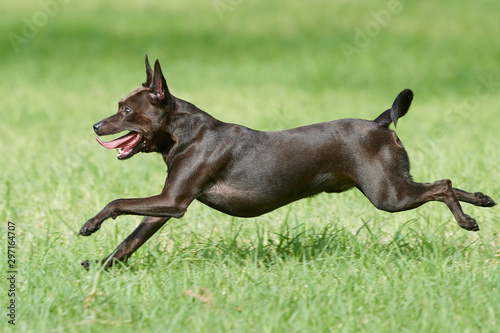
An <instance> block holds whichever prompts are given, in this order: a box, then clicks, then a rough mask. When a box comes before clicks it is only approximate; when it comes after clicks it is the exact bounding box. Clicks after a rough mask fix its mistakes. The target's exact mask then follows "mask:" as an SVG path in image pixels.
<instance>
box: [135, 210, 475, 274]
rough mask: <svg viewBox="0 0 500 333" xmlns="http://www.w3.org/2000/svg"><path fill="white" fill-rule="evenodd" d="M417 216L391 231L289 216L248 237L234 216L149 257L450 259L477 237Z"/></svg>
mask: <svg viewBox="0 0 500 333" xmlns="http://www.w3.org/2000/svg"><path fill="white" fill-rule="evenodd" d="M415 221H416V219H415V220H410V221H408V222H406V223H404V224H402V225H401V226H400V227H399V228H398V229H397V230H396V231H394V232H392V233H387V232H384V231H383V230H382V229H381V228H378V229H376V230H372V229H371V227H370V221H364V223H363V225H362V226H361V227H360V228H359V229H358V230H357V231H356V232H352V231H348V230H346V229H345V228H339V227H337V226H335V225H332V224H327V225H326V226H324V227H323V228H307V227H306V225H304V224H299V225H297V226H293V227H290V226H289V224H288V223H287V222H285V223H284V224H283V225H282V227H281V230H280V232H272V231H266V230H265V229H264V228H263V227H262V226H259V225H257V224H255V230H256V232H255V233H254V234H253V235H254V236H252V235H250V236H249V237H248V236H247V237H243V236H241V231H242V229H243V224H241V223H235V222H233V223H231V226H230V228H229V230H228V231H227V233H226V234H225V235H224V236H219V238H218V239H214V238H216V237H214V236H212V235H209V236H204V235H201V234H197V233H191V234H189V235H188V236H187V237H186V235H184V237H183V238H184V239H178V238H177V237H176V236H173V237H172V238H171V239H172V241H171V243H170V246H169V247H168V248H167V247H166V246H165V247H163V248H162V246H163V245H162V244H159V245H158V247H157V248H156V250H157V251H153V252H154V253H153V252H149V254H150V255H149V256H147V258H146V259H145V262H144V263H145V264H153V265H154V262H155V261H156V260H158V259H159V260H161V261H164V260H166V261H167V262H168V263H170V264H172V263H174V262H182V261H186V260H187V261H189V262H191V263H196V262H204V261H211V262H215V263H221V262H222V263H226V262H232V263H236V264H240V265H246V264H248V262H249V261H253V262H255V263H256V264H258V265H259V266H271V265H274V264H279V263H282V262H287V261H299V262H304V261H311V260H318V259H326V258H343V259H346V260H350V261H356V260H361V259H363V260H365V259H369V258H373V257H379V258H384V260H391V259H395V260H403V261H407V260H412V261H415V260H416V261H420V260H422V259H424V260H427V259H439V258H441V259H443V260H444V261H448V259H447V258H449V257H452V256H456V255H457V254H458V255H462V256H463V255H464V254H465V252H467V251H468V249H469V248H471V246H473V245H474V244H475V242H476V241H472V242H471V241H470V240H467V239H465V238H463V237H466V236H462V235H463V233H460V232H459V231H461V230H459V231H457V232H455V233H448V234H446V233H444V232H443V231H442V229H432V230H428V229H426V228H425V227H419V226H418V225H413V222H415ZM433 230H435V231H433ZM247 232H248V231H247ZM465 255H466V254H465ZM160 258H161V259H160Z"/></svg>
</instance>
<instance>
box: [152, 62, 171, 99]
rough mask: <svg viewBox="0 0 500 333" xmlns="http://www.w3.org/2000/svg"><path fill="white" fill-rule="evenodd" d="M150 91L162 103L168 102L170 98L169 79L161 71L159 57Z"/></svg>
mask: <svg viewBox="0 0 500 333" xmlns="http://www.w3.org/2000/svg"><path fill="white" fill-rule="evenodd" d="M149 93H150V94H151V96H152V97H153V99H154V100H155V101H156V102H159V103H161V104H164V103H167V102H168V101H169V100H170V92H169V91H168V87H167V81H166V80H165V77H164V76H163V73H162V72H161V67H160V62H159V61H158V59H157V60H156V62H155V71H154V74H153V82H152V84H151V87H150V88H149Z"/></svg>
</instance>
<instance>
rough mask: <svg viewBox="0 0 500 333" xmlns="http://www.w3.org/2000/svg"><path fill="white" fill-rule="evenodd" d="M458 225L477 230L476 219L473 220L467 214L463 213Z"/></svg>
mask: <svg viewBox="0 0 500 333" xmlns="http://www.w3.org/2000/svg"><path fill="white" fill-rule="evenodd" d="M458 225H459V226H460V227H462V228H464V229H465V230H469V231H479V224H477V222H476V220H474V219H473V218H472V217H470V216H469V215H464V218H463V220H462V221H459V222H458Z"/></svg>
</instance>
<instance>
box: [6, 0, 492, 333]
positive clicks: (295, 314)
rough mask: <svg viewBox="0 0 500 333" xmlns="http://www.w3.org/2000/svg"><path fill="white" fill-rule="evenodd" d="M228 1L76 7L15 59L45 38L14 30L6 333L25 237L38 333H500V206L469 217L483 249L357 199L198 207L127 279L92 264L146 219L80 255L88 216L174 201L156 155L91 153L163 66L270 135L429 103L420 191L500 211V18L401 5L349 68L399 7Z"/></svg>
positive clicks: (28, 323) (413, 119) (24, 261)
mask: <svg viewBox="0 0 500 333" xmlns="http://www.w3.org/2000/svg"><path fill="white" fill-rule="evenodd" d="M222 2H223V3H225V4H229V6H230V7H225V8H227V9H228V10H227V11H226V12H224V13H223V14H222V18H221V17H220V16H219V15H218V13H217V11H216V9H215V7H214V3H218V2H214V1H201V0H200V1H193V2H175V3H167V2H161V3H160V2H158V1H141V2H139V1H133V2H132V3H128V2H118V1H116V0H115V1H106V2H98V1H94V0H92V1H87V2H85V3H77V2H73V1H70V2H68V3H66V4H62V5H59V7H58V9H57V13H56V14H53V15H52V14H51V15H47V20H46V23H45V24H43V25H41V26H40V27H38V28H37V31H36V33H34V35H33V36H32V37H30V38H27V43H25V44H23V45H20V46H19V50H18V51H17V52H15V51H14V49H13V47H12V44H11V42H10V41H9V39H8V34H9V32H13V33H15V34H18V35H21V36H22V34H23V29H26V28H24V25H25V24H26V21H33V17H34V16H35V17H39V19H43V17H42V16H41V15H42V14H40V13H41V11H42V10H43V9H42V7H41V5H40V4H41V3H43V2H38V1H23V2H16V3H14V2H11V3H9V5H8V10H4V11H2V13H0V31H1V32H2V36H3V37H2V39H0V59H1V63H0V71H1V74H2V80H1V82H0V100H1V101H2V106H3V108H2V112H1V115H2V117H1V118H2V119H1V121H0V143H1V144H0V156H2V167H1V170H2V172H1V173H0V198H1V200H0V222H1V227H0V231H1V233H2V235H4V236H3V237H4V238H3V239H4V245H3V247H2V248H3V249H4V250H3V251H2V259H1V260H0V269H1V272H2V274H1V275H0V276H1V279H2V281H4V282H3V283H1V284H0V285H1V290H0V293H1V295H2V297H0V300H1V302H2V303H1V304H0V305H1V307H2V308H3V309H4V312H2V313H3V315H2V320H0V330H1V331H2V332H3V331H7V329H13V327H10V325H9V324H8V323H7V319H8V318H7V317H6V316H5V313H6V312H7V311H6V306H7V305H8V301H9V299H8V297H7V289H8V285H7V283H6V282H5V281H6V280H5V277H6V275H7V273H6V272H7V270H8V269H7V258H6V253H5V249H6V244H7V221H13V222H15V224H16V246H17V248H16V263H17V271H18V274H17V281H16V291H17V298H16V301H17V303H16V304H17V317H16V329H17V330H18V331H19V332H66V331H75V332H111V331H112V332H128V331H130V332H137V331H139V332H165V331H167V332H168V331H170V332H357V331H366V332H498V331H499V330H500V323H498V320H499V319H498V313H500V288H499V287H500V266H499V265H500V258H498V257H499V255H500V234H499V230H500V224H499V219H498V217H499V213H498V208H493V209H484V208H478V207H473V206H470V205H467V204H464V205H463V207H464V210H465V211H466V213H468V214H470V215H471V216H473V217H475V218H476V219H477V220H478V222H479V224H480V227H481V231H480V232H478V233H470V232H467V231H465V230H463V229H460V228H459V227H458V226H457V224H456V222H455V221H454V219H453V217H452V215H451V213H450V212H449V210H448V209H447V208H446V206H445V205H443V204H441V203H429V204H427V205H424V206H423V207H420V208H418V209H416V210H412V211H409V212H403V213H398V214H389V213H385V212H381V211H378V210H376V209H375V208H374V207H373V206H372V205H371V204H370V203H369V202H368V200H367V199H366V198H365V197H364V196H363V195H362V194H360V193H359V192H358V191H355V190H354V191H348V192H346V193H343V194H340V195H327V194H323V195H320V196H317V197H314V198H310V199H306V200H302V201H299V202H296V203H293V204H292V205H290V206H287V207H284V208H281V209H279V210H277V211H275V212H272V213H270V214H267V215H264V216H262V217H259V218H255V219H238V218H232V217H229V216H226V215H223V214H221V213H218V212H216V211H214V210H211V209H209V208H208V207H205V206H203V205H202V204H199V203H193V204H192V205H191V206H190V207H189V209H188V212H187V213H186V215H185V216H184V217H183V218H182V219H180V220H171V221H170V222H169V224H168V225H167V226H165V227H164V228H163V229H161V231H160V232H159V233H158V234H157V235H155V236H154V237H153V238H152V239H151V240H150V241H149V242H148V243H146V244H145V245H144V246H143V247H142V248H141V249H140V250H139V251H138V252H137V253H136V254H135V255H134V256H133V257H132V258H131V259H130V261H129V263H128V264H126V265H121V266H120V265H119V266H118V267H117V268H115V269H112V270H111V271H109V272H105V271H102V270H101V269H99V268H97V267H91V269H90V270H89V271H85V270H83V269H82V268H81V267H80V265H79V262H80V261H81V260H84V259H98V258H101V257H103V256H106V255H107V254H109V253H110V252H111V251H113V249H114V248H115V247H116V246H117V245H118V244H119V243H120V242H121V241H122V240H123V239H124V238H125V237H126V236H127V235H128V234H129V233H130V232H131V231H132V230H133V229H134V228H135V226H136V225H137V224H138V223H139V221H140V218H139V217H133V216H122V217H119V218H118V219H117V220H115V221H113V220H110V221H107V222H105V224H104V225H103V227H102V229H101V230H100V231H99V232H98V233H96V234H94V235H93V236H92V237H88V238H84V237H77V236H76V235H77V231H78V230H79V228H80V227H81V225H82V224H83V223H84V222H85V221H86V220H87V219H89V218H90V217H92V216H93V215H94V214H96V213H97V212H98V211H99V210H100V209H102V208H103V207H104V205H105V204H106V203H108V202H109V201H111V200H113V199H116V198H121V197H144V196H148V195H153V194H156V193H158V192H159V191H160V190H161V188H162V186H163V182H164V179H165V175H166V174H165V170H166V167H165V165H164V164H163V163H162V161H161V158H160V157H159V156H157V155H151V154H150V155H145V154H141V155H138V156H135V157H134V158H133V159H131V160H128V161H126V162H121V161H118V160H117V159H116V158H115V154H114V153H113V152H110V151H106V150H105V149H102V147H100V146H99V145H98V144H97V143H96V142H95V141H94V139H93V131H92V124H93V123H95V122H96V121H98V120H100V119H102V118H104V117H106V116H108V115H110V114H112V113H113V112H115V110H116V105H117V104H116V103H117V102H118V100H119V99H121V98H122V97H124V96H125V95H126V94H127V93H128V92H130V91H131V90H132V89H134V88H136V87H138V86H139V85H140V84H141V83H142V82H143V81H144V79H145V72H144V68H143V66H144V65H143V57H144V53H146V52H147V53H148V54H149V55H150V59H153V60H154V59H156V58H160V61H161V63H162V67H163V70H164V72H165V74H166V78H167V82H168V84H169V87H170V90H171V91H172V93H173V94H174V95H176V96H178V97H180V98H183V99H186V100H189V101H191V102H193V103H195V104H196V105H197V106H199V107H200V108H202V109H203V110H205V111H207V112H209V113H211V114H212V115H214V116H215V117H217V118H219V119H221V120H223V121H227V122H235V123H240V124H244V125H246V126H249V127H252V128H257V129H263V130H280V129H285V128H290V127H294V126H299V125H304V124H309V123H313V122H319V121H328V120H332V119H338V118H343V117H356V118H365V119H374V118H375V117H376V116H378V115H379V114H380V113H381V112H382V111H383V110H385V109H386V108H388V107H389V106H390V105H391V103H392V101H393V99H394V98H395V96H396V95H397V93H398V92H399V91H401V90H402V89H404V88H412V89H413V90H414V92H415V100H414V103H413V106H412V108H411V110H410V112H409V113H408V115H406V116H405V117H404V118H403V119H402V120H400V122H399V123H398V129H397V133H398V135H399V137H400V138H401V140H402V141H403V143H404V144H405V147H406V149H407V150H408V153H409V155H410V159H411V161H412V174H413V175H414V177H415V179H416V180H418V181H434V180H437V179H442V178H450V179H452V180H453V182H454V185H455V186H457V187H460V188H463V189H465V190H470V191H484V192H485V193H487V194H489V195H491V196H492V197H493V198H494V199H496V200H497V201H498V200H500V186H499V185H498V184H497V178H498V174H499V171H500V169H499V165H500V154H499V152H498V147H499V146H498V144H499V136H498V127H499V125H500V115H499V112H498V105H500V97H499V96H500V95H499V92H500V86H499V83H498V82H500V74H499V73H498V63H499V61H500V45H499V44H498V43H496V42H495V41H496V40H498V38H497V36H496V34H497V31H499V29H500V22H499V21H498V17H497V16H498V15H496V13H498V12H499V10H500V4H498V3H497V2H495V1H488V0H480V1H476V2H470V3H462V2H456V1H451V0H447V1H440V2H421V1H404V0H401V8H402V10H401V11H400V12H398V13H397V14H393V15H391V18H390V21H389V22H388V24H386V25H384V26H379V29H378V32H377V33H376V34H374V36H373V37H370V38H369V42H368V43H367V45H365V46H364V47H362V48H358V52H356V53H354V54H352V55H351V56H350V57H347V58H346V56H345V55H344V53H343V52H342V49H341V45H342V43H345V44H349V45H351V46H356V42H355V38H356V33H357V31H358V30H357V29H358V28H359V29H361V30H362V31H364V30H365V28H366V27H367V26H370V24H372V25H373V24H374V23H373V22H376V21H374V20H375V19H374V16H373V15H374V14H373V13H379V12H380V11H382V10H387V9H388V1H370V2H368V1H310V2H308V3H307V4H306V3H305V2H303V1H302V2H301V1H288V2H278V1H266V2H255V1H241V2H240V3H238V2H229V1H222ZM42 13H43V12H42ZM37 15H38V16H37ZM484 80H486V81H488V80H490V81H492V83H491V84H490V85H488V87H485V86H484V85H483V83H482V82H484ZM478 92H479V94H478ZM200 288H201V289H200Z"/></svg>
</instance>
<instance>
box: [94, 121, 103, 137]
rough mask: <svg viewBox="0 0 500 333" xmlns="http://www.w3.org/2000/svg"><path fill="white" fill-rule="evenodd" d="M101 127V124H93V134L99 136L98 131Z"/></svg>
mask: <svg viewBox="0 0 500 333" xmlns="http://www.w3.org/2000/svg"><path fill="white" fill-rule="evenodd" d="M101 126H102V124H101V123H95V124H94V132H95V133H96V134H99V133H98V132H99V129H100V128H101Z"/></svg>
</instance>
